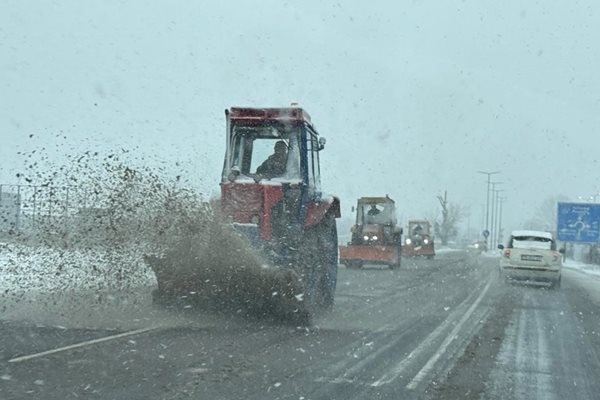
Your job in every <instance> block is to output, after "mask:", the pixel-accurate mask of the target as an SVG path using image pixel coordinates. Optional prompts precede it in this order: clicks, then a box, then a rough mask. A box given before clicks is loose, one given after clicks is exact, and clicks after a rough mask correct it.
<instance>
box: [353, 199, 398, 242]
mask: <svg viewBox="0 0 600 400" xmlns="http://www.w3.org/2000/svg"><path fill="white" fill-rule="evenodd" d="M395 226H396V205H395V203H394V201H393V200H392V199H390V198H389V197H363V198H360V199H359V200H358V202H357V207H356V224H355V225H354V228H353V232H352V233H353V242H354V243H364V244H377V242H378V241H379V242H380V243H383V241H384V239H386V238H385V236H387V239H389V238H390V237H391V235H393V233H394V232H393V227H395Z"/></svg>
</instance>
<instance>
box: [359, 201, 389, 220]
mask: <svg viewBox="0 0 600 400" xmlns="http://www.w3.org/2000/svg"><path fill="white" fill-rule="evenodd" d="M359 214H360V216H361V217H362V221H363V223H364V224H389V223H391V221H392V215H391V209H390V208H389V207H386V205H385V204H363V205H362V206H361V207H359Z"/></svg>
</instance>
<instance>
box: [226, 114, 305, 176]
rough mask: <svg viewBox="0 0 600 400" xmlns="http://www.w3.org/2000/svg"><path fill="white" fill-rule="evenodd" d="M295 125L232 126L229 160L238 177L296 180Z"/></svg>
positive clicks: (297, 149)
mask: <svg viewBox="0 0 600 400" xmlns="http://www.w3.org/2000/svg"><path fill="white" fill-rule="evenodd" d="M296 131H297V129H296V128H294V127H285V126H282V125H275V124H273V125H268V126H250V127H249V126H238V127H234V130H233V140H232V147H233V148H232V153H231V164H230V165H229V169H234V168H235V169H237V170H238V171H239V173H240V177H241V178H243V177H259V178H265V179H282V180H299V179H301V174H300V151H299V146H298V135H297V134H296Z"/></svg>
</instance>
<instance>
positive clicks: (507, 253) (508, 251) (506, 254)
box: [504, 249, 510, 258]
mask: <svg viewBox="0 0 600 400" xmlns="http://www.w3.org/2000/svg"><path fill="white" fill-rule="evenodd" d="M504 257H506V258H510V249H504Z"/></svg>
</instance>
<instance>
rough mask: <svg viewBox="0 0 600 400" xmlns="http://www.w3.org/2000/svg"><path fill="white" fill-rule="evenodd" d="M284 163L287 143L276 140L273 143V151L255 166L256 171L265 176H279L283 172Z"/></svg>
mask: <svg viewBox="0 0 600 400" xmlns="http://www.w3.org/2000/svg"><path fill="white" fill-rule="evenodd" d="M286 164H287V145H286V144H285V142H284V141H283V140H278V141H277V142H276V143H275V148H274V153H273V154H271V155H270V156H269V158H267V159H266V160H265V161H264V162H263V163H262V164H261V165H260V166H259V167H258V168H256V173H257V174H260V175H264V176H266V177H274V176H280V175H283V174H284V173H285V166H286Z"/></svg>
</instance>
